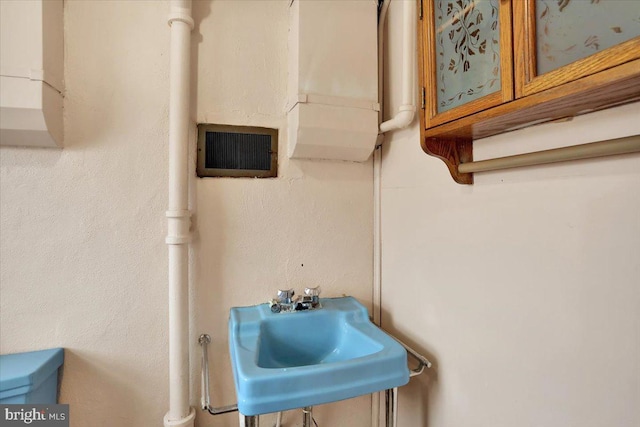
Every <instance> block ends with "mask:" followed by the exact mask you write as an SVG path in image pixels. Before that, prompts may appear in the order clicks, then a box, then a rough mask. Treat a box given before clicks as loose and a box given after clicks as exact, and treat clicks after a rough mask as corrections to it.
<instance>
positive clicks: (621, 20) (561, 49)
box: [536, 0, 640, 74]
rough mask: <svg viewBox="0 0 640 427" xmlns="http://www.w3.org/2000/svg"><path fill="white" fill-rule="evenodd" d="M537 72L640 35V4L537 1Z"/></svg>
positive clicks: (609, 0)
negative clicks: (639, 5)
mask: <svg viewBox="0 0 640 427" xmlns="http://www.w3.org/2000/svg"><path fill="white" fill-rule="evenodd" d="M536 18H537V23H536V26H537V53H538V58H537V59H538V74H544V73H546V72H549V71H552V70H554V69H556V68H559V67H562V66H564V65H567V64H570V63H572V62H574V61H577V60H579V59H582V58H585V57H587V56H589V55H592V54H594V53H596V52H599V51H601V50H604V49H607V48H609V47H611V46H614V45H616V44H619V43H622V42H624V41H626V40H629V39H631V38H634V37H638V36H640V25H638V24H639V23H640V7H638V3H637V2H636V1H627V0H607V1H606V2H604V1H601V0H589V1H587V0H537V1H536Z"/></svg>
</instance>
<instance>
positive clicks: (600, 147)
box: [458, 135, 640, 173]
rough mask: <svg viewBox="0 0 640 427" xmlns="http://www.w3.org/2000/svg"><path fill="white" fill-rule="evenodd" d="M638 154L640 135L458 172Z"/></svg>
mask: <svg viewBox="0 0 640 427" xmlns="http://www.w3.org/2000/svg"><path fill="white" fill-rule="evenodd" d="M638 152H640V135H635V136H628V137H625V138H618V139H611V140H609V141H598V142H591V143H589V144H580V145H573V146H570V147H562V148H554V149H552V150H543V151H535V152H533V153H526V154H518V155H515V156H506V157H499V158H496V159H490V160H480V161H477V162H468V163H462V164H460V165H459V166H458V171H459V172H460V173H471V172H487V171H494V170H500V169H509V168H518V167H523V166H535V165H543V164H548V163H557V162H566V161H569V160H582V159H591V158H594V157H604V156H613V155H617V154H629V153H638Z"/></svg>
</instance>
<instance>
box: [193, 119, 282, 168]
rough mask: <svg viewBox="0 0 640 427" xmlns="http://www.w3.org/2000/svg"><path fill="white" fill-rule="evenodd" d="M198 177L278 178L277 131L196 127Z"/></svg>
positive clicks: (257, 128)
mask: <svg viewBox="0 0 640 427" xmlns="http://www.w3.org/2000/svg"><path fill="white" fill-rule="evenodd" d="M197 172H198V176H199V177H207V176H231V177H253V178H269V177H275V176H277V175H278V173H277V172H278V130H277V129H269V128H259V127H248V126H227V125H211V124H199V125H198V167H197Z"/></svg>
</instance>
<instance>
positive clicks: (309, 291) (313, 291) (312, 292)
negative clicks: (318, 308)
mask: <svg viewBox="0 0 640 427" xmlns="http://www.w3.org/2000/svg"><path fill="white" fill-rule="evenodd" d="M304 294H305V295H307V296H310V297H319V296H320V286H316V287H315V288H304Z"/></svg>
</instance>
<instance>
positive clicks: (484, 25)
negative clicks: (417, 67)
mask: <svg viewBox="0 0 640 427" xmlns="http://www.w3.org/2000/svg"><path fill="white" fill-rule="evenodd" d="M423 1H424V3H425V12H426V13H425V17H424V19H423V22H422V29H421V30H422V34H423V36H425V40H426V45H425V46H424V51H423V55H424V60H425V67H424V68H423V70H424V71H423V72H424V73H425V75H424V76H423V81H424V82H426V88H425V95H426V96H425V98H426V99H425V101H426V103H425V125H426V127H427V128H430V127H433V126H437V125H439V124H442V123H445V122H449V121H451V120H455V119H457V118H460V117H463V116H467V115H469V114H473V113H475V112H478V111H481V110H484V109H487V108H490V107H493V106H495V105H498V104H501V103H503V102H506V101H509V100H511V99H512V98H513V72H512V68H513V67H512V54H511V53H512V45H511V0H423ZM517 1H520V0H517Z"/></svg>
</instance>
